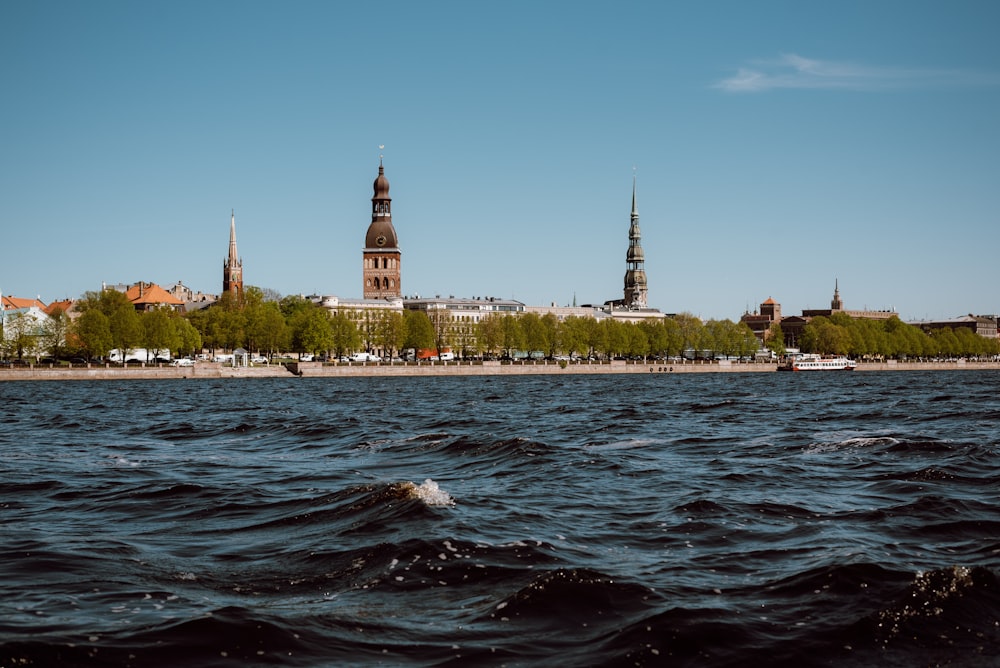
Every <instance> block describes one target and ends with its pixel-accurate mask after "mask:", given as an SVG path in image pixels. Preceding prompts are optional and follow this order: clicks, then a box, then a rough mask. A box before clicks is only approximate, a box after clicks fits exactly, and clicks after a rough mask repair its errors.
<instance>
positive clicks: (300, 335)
mask: <svg viewBox="0 0 1000 668" xmlns="http://www.w3.org/2000/svg"><path fill="white" fill-rule="evenodd" d="M289 328H290V329H291V334H292V350H293V351H295V352H297V353H299V354H301V353H314V354H315V353H319V352H323V351H328V350H330V349H331V348H333V328H332V326H331V322H330V316H329V312H328V311H327V310H326V309H325V308H322V307H319V306H316V305H315V304H313V305H312V308H306V309H302V310H300V311H298V312H296V313H295V314H294V315H293V316H292V321H291V323H289Z"/></svg>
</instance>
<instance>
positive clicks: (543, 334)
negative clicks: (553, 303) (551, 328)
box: [521, 313, 549, 353]
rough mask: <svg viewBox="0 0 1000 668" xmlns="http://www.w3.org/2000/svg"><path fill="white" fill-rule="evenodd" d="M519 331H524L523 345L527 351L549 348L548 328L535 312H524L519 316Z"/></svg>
mask: <svg viewBox="0 0 1000 668" xmlns="http://www.w3.org/2000/svg"><path fill="white" fill-rule="evenodd" d="M521 331H522V332H523V333H524V346H525V348H527V351H528V352H529V353H533V352H535V351H540V352H542V353H544V352H545V351H547V350H548V349H549V338H548V336H547V335H548V330H547V329H546V327H545V325H544V324H543V323H542V318H541V316H539V315H538V314H537V313H525V314H524V315H522V316H521Z"/></svg>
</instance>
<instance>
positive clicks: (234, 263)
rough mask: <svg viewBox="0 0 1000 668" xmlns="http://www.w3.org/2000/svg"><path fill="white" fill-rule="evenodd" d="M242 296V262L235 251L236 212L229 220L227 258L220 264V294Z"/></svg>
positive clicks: (234, 211)
mask: <svg viewBox="0 0 1000 668" xmlns="http://www.w3.org/2000/svg"><path fill="white" fill-rule="evenodd" d="M227 293H229V294H231V295H233V296H234V297H239V296H241V295H242V294H243V260H241V259H240V256H239V253H238V252H237V251H236V210H235V209H233V212H232V218H230V220H229V257H227V258H226V261H225V262H223V263H222V294H227Z"/></svg>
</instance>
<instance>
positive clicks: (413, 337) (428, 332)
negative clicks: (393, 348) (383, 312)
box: [403, 311, 434, 350]
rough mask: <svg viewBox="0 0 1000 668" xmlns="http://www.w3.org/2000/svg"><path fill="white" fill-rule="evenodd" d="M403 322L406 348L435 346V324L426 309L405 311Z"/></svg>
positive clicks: (418, 348) (416, 348) (415, 348)
mask: <svg viewBox="0 0 1000 668" xmlns="http://www.w3.org/2000/svg"><path fill="white" fill-rule="evenodd" d="M403 323H404V325H405V330H406V332H405V337H404V339H403V341H404V343H403V347H404V348H413V349H414V350H420V349H421V348H432V347H434V325H433V323H431V319H430V318H429V317H427V313H425V312H424V311H404V312H403Z"/></svg>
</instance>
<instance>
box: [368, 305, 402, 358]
mask: <svg viewBox="0 0 1000 668" xmlns="http://www.w3.org/2000/svg"><path fill="white" fill-rule="evenodd" d="M405 334H406V331H405V329H404V327H403V314H402V313H397V312H396V311H382V312H381V313H379V314H378V321H377V323H376V326H375V344H376V345H377V346H378V347H379V348H380V349H382V350H383V351H385V354H386V355H388V356H389V357H392V356H394V355H395V354H396V353H397V352H398V351H399V349H400V348H402V347H403V337H404V336H405Z"/></svg>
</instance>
